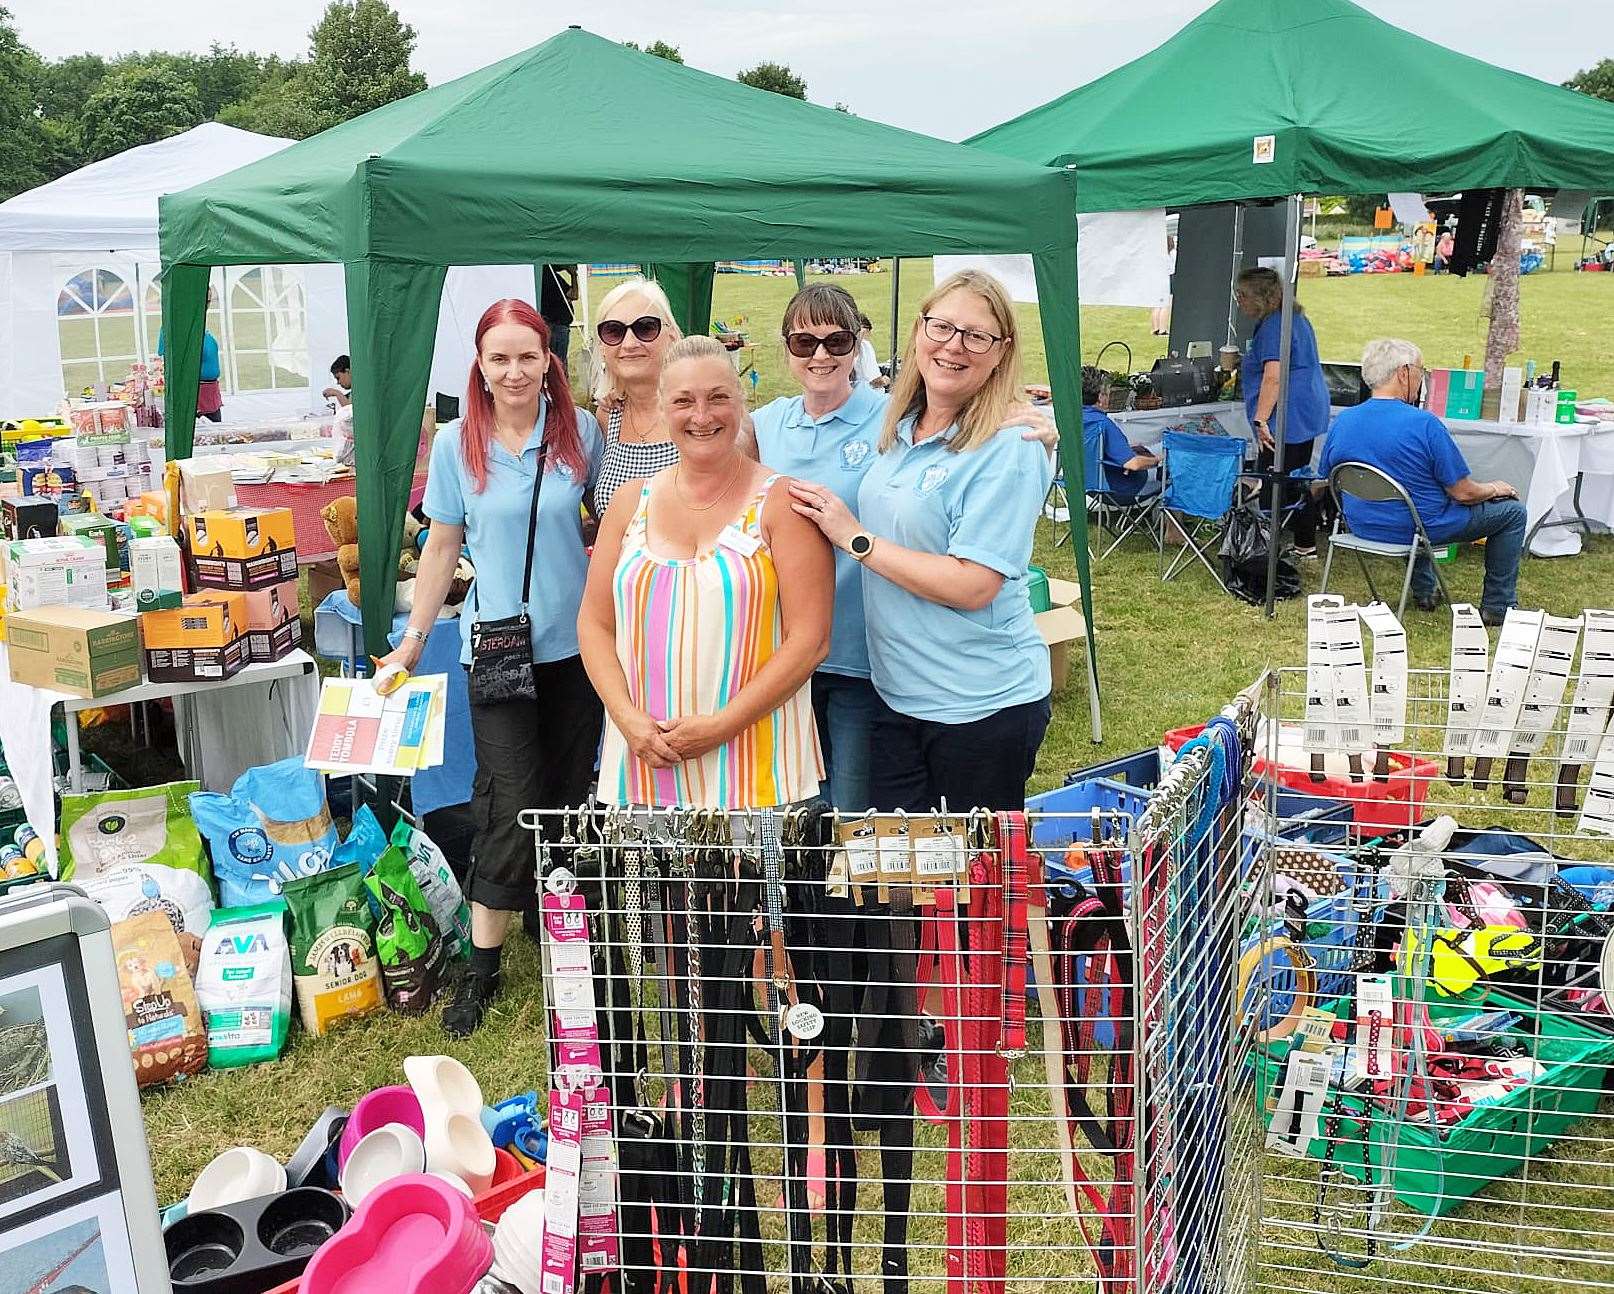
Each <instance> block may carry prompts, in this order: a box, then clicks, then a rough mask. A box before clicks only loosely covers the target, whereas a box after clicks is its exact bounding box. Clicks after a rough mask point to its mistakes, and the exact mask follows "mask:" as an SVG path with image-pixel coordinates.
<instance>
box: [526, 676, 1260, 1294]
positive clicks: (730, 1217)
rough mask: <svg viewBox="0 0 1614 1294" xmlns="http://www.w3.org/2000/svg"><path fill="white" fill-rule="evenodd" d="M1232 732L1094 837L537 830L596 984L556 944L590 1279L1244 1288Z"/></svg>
mask: <svg viewBox="0 0 1614 1294" xmlns="http://www.w3.org/2000/svg"><path fill="white" fill-rule="evenodd" d="M1241 714H1242V722H1243V723H1244V726H1245V727H1246V728H1247V729H1248V728H1249V726H1250V720H1251V719H1253V707H1251V706H1248V705H1246V706H1245V707H1244V708H1243V710H1242V712H1241ZM1226 727H1227V732H1226V734H1225V735H1223V736H1222V737H1220V738H1216V737H1212V738H1210V739H1208V740H1207V741H1206V742H1204V743H1201V744H1200V745H1199V746H1198V747H1196V748H1195V749H1193V750H1190V751H1188V752H1186V753H1185V755H1184V758H1183V760H1182V761H1181V763H1180V764H1179V765H1178V767H1177V768H1176V769H1174V770H1173V772H1172V774H1171V775H1170V776H1169V777H1168V778H1167V779H1166V781H1165V782H1164V783H1163V784H1162V785H1161V786H1160V787H1159V788H1157V789H1156V790H1155V791H1154V792H1152V793H1151V794H1149V795H1148V796H1146V797H1144V796H1140V797H1138V799H1137V801H1136V802H1134V803H1131V804H1129V805H1127V806H1124V807H1120V806H1116V807H1104V808H1096V809H1093V810H1092V811H1088V812H1082V813H1080V814H1075V813H1071V814H1059V813H1054V814H1032V815H1023V814H997V815H989V814H983V813H971V814H961V815H952V816H949V815H945V814H932V815H918V816H915V815H871V816H867V817H861V818H847V817H837V816H836V815H834V814H832V813H828V812H822V811H817V810H814V811H777V812H754V813H728V814H708V813H669V812H659V811H658V812H654V813H652V812H647V811H623V810H610V809H590V810H587V811H582V810H579V811H573V812H570V813H555V814H538V813H533V814H529V815H528V816H527V822H528V825H529V826H532V827H533V828H534V829H535V831H536V833H537V838H538V840H539V842H540V843H539V855H540V862H541V867H542V870H543V872H544V874H545V877H546V882H545V883H546V887H547V889H548V890H549V891H550V892H551V894H552V895H553V896H554V897H553V898H552V899H551V900H546V903H549V904H551V905H552V906H554V905H563V904H569V905H573V906H575V907H577V908H578V910H581V911H586V914H587V915H586V918H580V920H582V921H584V922H586V929H587V934H588V945H589V958H590V960H589V969H590V971H591V974H590V975H589V977H588V978H589V991H587V992H585V991H582V989H581V985H580V983H579V982H577V981H576V980H575V979H574V977H573V976H572V975H571V974H570V972H569V971H568V970H567V969H566V968H568V967H572V968H575V966H576V961H575V950H574V949H570V948H569V947H568V946H567V945H566V944H565V943H563V942H557V940H556V939H555V938H551V939H550V940H549V941H548V943H547V944H546V992H547V994H548V997H549V1005H550V1025H551V1028H550V1057H549V1061H550V1069H551V1078H552V1086H553V1088H554V1090H555V1092H556V1093H557V1094H558V1096H557V1097H552V1112H553V1109H554V1106H553V1102H554V1101H555V1100H556V1099H561V1100H562V1101H564V1100H565V1094H566V1093H567V1092H568V1091H569V1090H571V1089H574V1088H575V1089H577V1090H580V1091H582V1092H584V1093H586V1094H587V1095H586V1097H585V1099H584V1108H585V1110H586V1109H588V1108H589V1107H590V1106H591V1105H598V1106H601V1107H605V1106H608V1109H609V1125H608V1132H607V1134H606V1139H605V1142H603V1143H602V1142H597V1144H596V1145H595V1147H594V1149H593V1151H592V1152H591V1149H590V1145H589V1129H588V1117H587V1115H585V1117H584V1126H583V1131H582V1138H581V1141H582V1146H581V1154H580V1157H579V1162H580V1164H581V1181H580V1184H579V1190H578V1192H577V1201H578V1203H577V1208H578V1213H579V1216H578V1218H577V1220H576V1227H577V1232H578V1235H579V1238H580V1239H579V1251H580V1252H579V1266H580V1269H581V1275H582V1278H583V1280H584V1281H585V1283H586V1282H587V1281H588V1280H589V1279H590V1278H594V1279H595V1280H596V1281H597V1282H600V1283H604V1282H606V1281H609V1282H611V1284H612V1285H613V1286H617V1287H620V1288H622V1289H625V1290H645V1291H650V1290H655V1289H661V1288H667V1287H668V1285H669V1284H670V1282H672V1281H673V1280H675V1279H679V1273H680V1272H682V1273H683V1276H682V1279H683V1281H684V1282H686V1287H687V1288H688V1289H691V1290H693V1289H696V1288H699V1289H702V1290H705V1289H706V1288H707V1286H708V1284H709V1283H711V1282H712V1281H714V1280H715V1281H716V1288H717V1289H720V1290H730V1289H735V1288H738V1289H740V1290H742V1291H760V1290H763V1289H787V1288H788V1289H791V1290H800V1291H804V1292H805V1291H809V1290H813V1291H842V1290H844V1291H850V1290H854V1289H858V1290H876V1289H879V1290H882V1291H883V1294H902V1292H903V1291H905V1290H910V1289H911V1290H915V1291H918V1290H940V1289H943V1288H945V1289H947V1290H948V1291H949V1294H965V1292H970V1294H973V1292H975V1291H982V1292H987V1294H989V1292H990V1291H995V1290H1003V1289H1015V1290H1026V1291H1030V1290H1034V1289H1035V1290H1048V1289H1055V1290H1057V1289H1070V1290H1083V1291H1086V1290H1098V1291H1101V1292H1102V1294H1145V1292H1153V1291H1166V1290H1173V1291H1182V1292H1183V1294H1199V1292H1205V1294H1211V1292H1213V1291H1224V1290H1225V1291H1238V1290H1243V1289H1245V1288H1247V1287H1248V1275H1249V1260H1250V1250H1249V1245H1248V1238H1249V1237H1250V1236H1251V1235H1252V1234H1253V1223H1254V1217H1253V1214H1248V1215H1243V1216H1240V1215H1234V1214H1233V1213H1232V1212H1231V1211H1230V1202H1231V1201H1233V1200H1235V1199H1237V1200H1241V1201H1247V1200H1249V1199H1250V1198H1251V1197H1250V1195H1249V1193H1248V1192H1247V1191H1245V1192H1235V1191H1230V1189H1229V1186H1228V1179H1229V1175H1230V1174H1231V1173H1232V1172H1234V1171H1235V1168H1236V1166H1238V1165H1241V1164H1248V1163H1249V1162H1250V1160H1251V1158H1252V1155H1253V1154H1254V1147H1256V1146H1257V1145H1258V1144H1259V1142H1258V1137H1259V1128H1258V1125H1257V1123H1256V1120H1255V1119H1254V1117H1253V1115H1252V1114H1251V1112H1250V1110H1249V1108H1248V1102H1247V1101H1243V1100H1237V1101H1236V1100H1235V1099H1234V1098H1235V1092H1236V1091H1237V1090H1238V1085H1239V1084H1240V1083H1241V1081H1242V1080H1241V1075H1240V1071H1239V1067H1238V1063H1237V1057H1238V1050H1237V1026H1238V1023H1239V1018H1238V1013H1237V1010H1236V987H1237V978H1236V972H1237V960H1238V958H1237V954H1238V937H1239V925H1238V910H1239V893H1240V887H1239V883H1238V877H1239V873H1240V869H1241V867H1242V866H1244V864H1243V863H1242V862H1241V860H1242V859H1244V858H1246V857H1247V851H1246V849H1245V841H1244V836H1243V832H1242V806H1243V804H1244V803H1245V800H1246V795H1245V792H1246V790H1247V787H1246V786H1245V782H1246V781H1247V777H1248V763H1249V761H1248V760H1247V759H1245V758H1244V756H1243V743H1242V742H1241V741H1240V739H1239V738H1238V735H1237V728H1236V725H1235V723H1234V722H1233V721H1232V720H1229V721H1228V722H1227V724H1226ZM1246 740H1247V736H1246ZM563 896H564V897H563ZM585 999H589V1000H587V1001H585ZM585 1007H588V1008H590V1011H591V1027H592V1028H593V1029H594V1031H595V1032H596V1033H597V1037H598V1061H597V1070H592V1069H591V1066H592V1065H593V1064H594V1062H593V1061H592V1060H591V1059H588V1058H587V1056H586V1046H584V1045H583V1044H585V1043H586V1035H587V1032H588V1027H590V1023H589V1022H585V1020H584V1016H585V1015H586V1014H590V1011H585V1010H584V1008H585ZM554 1123H555V1121H554V1118H553V1113H552V1118H551V1136H552V1145H553V1144H554V1135H555V1127H554ZM605 1149H608V1150H609V1154H610V1159H609V1160H606V1159H602V1158H601V1152H602V1151H603V1150H605ZM550 1173H551V1192H550V1194H551V1199H550V1201H549V1203H550V1204H553V1203H554V1197H555V1196H556V1195H557V1194H558V1191H557V1187H556V1182H557V1181H558V1178H557V1175H556V1173H557V1170H556V1167H555V1160H554V1156H553V1152H552V1159H551V1167H550ZM601 1228H608V1229H609V1236H608V1238H602V1237H601V1236H600V1235H599V1234H598V1233H599V1231H600V1229H601ZM608 1272H611V1273H614V1274H611V1275H607V1273H608Z"/></svg>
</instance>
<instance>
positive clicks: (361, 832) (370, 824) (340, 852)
mask: <svg viewBox="0 0 1614 1294" xmlns="http://www.w3.org/2000/svg"><path fill="white" fill-rule="evenodd" d="M386 847H387V833H386V832H385V831H383V830H381V824H380V823H379V822H377V821H376V816H375V812H374V811H373V810H372V809H371V808H370V806H369V805H368V804H361V805H359V807H358V809H357V811H356V812H355V813H354V814H353V823H352V825H351V826H350V827H349V828H348V833H347V839H346V840H344V841H343V842H342V843H341V844H340V845H338V846H337V847H336V852H335V853H333V854H332V855H331V866H332V867H346V866H347V865H348V864H349V863H357V864H358V865H359V870H360V871H363V872H367V871H369V870H370V869H371V868H372V867H374V866H375V860H376V859H378V858H380V857H381V851H382V850H383V849H385V848H386Z"/></svg>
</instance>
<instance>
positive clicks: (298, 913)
mask: <svg viewBox="0 0 1614 1294" xmlns="http://www.w3.org/2000/svg"><path fill="white" fill-rule="evenodd" d="M281 897H282V898H284V899H285V901H286V908H287V910H288V911H289V912H290V914H291V973H292V982H293V984H294V985H295V987H296V990H297V1010H298V1013H299V1014H300V1015H301V1016H302V1018H303V1027H304V1028H306V1029H307V1030H308V1031H309V1032H310V1033H313V1034H321V1033H324V1032H325V1031H326V1030H327V1029H329V1028H330V1027H331V1025H333V1024H335V1023H336V1022H338V1021H340V1020H344V1019H346V1018H347V1017H348V1016H354V1015H363V1014H364V1013H365V1012H367V1011H374V1010H375V1009H376V1008H377V1007H379V1006H380V1005H381V975H380V972H379V971H378V970H377V968H376V960H375V916H374V914H373V913H372V912H371V911H370V896H369V894H368V893H367V892H366V891H365V888H364V878H363V877H361V876H360V875H359V865H358V864H357V863H350V864H349V865H348V866H346V867H338V868H335V869H333V870H332V871H328V872H320V873H319V874H318V875H316V876H307V877H304V878H303V879H302V880H300V881H288V882H287V883H286V884H285V885H283V886H282V887H281Z"/></svg>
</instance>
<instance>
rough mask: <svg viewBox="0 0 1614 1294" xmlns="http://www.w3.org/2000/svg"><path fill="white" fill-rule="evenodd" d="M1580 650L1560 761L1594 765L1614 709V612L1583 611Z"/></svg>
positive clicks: (1574, 764) (1575, 764)
mask: <svg viewBox="0 0 1614 1294" xmlns="http://www.w3.org/2000/svg"><path fill="white" fill-rule="evenodd" d="M1581 619H1582V621H1583V622H1584V624H1585V634H1584V636H1583V638H1582V639H1581V648H1580V681H1579V682H1578V683H1577V684H1576V685H1575V699H1574V701H1573V702H1571V703H1570V707H1569V723H1568V730H1567V731H1566V732H1565V734H1564V749H1563V754H1562V756H1561V757H1560V762H1562V763H1564V764H1569V765H1573V766H1576V767H1578V766H1580V765H1581V764H1589V763H1594V762H1595V761H1596V759H1597V752H1598V750H1599V748H1600V747H1601V746H1602V744H1603V733H1604V732H1605V731H1606V730H1607V728H1608V718H1609V712H1610V709H1611V708H1614V611H1586V612H1583V613H1582V615H1581Z"/></svg>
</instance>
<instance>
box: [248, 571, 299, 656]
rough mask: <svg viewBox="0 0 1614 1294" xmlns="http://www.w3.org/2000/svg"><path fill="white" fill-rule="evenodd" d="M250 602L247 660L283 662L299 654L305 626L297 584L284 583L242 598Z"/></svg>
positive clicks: (285, 581) (255, 591)
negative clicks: (298, 605) (302, 619)
mask: <svg viewBox="0 0 1614 1294" xmlns="http://www.w3.org/2000/svg"><path fill="white" fill-rule="evenodd" d="M243 596H244V597H245V598H246V600H247V659H248V660H253V661H270V660H280V659H281V658H282V657H283V656H287V655H290V654H291V653H292V652H294V651H296V650H297V647H298V645H299V644H300V643H301V642H302V640H303V624H302V621H301V620H299V619H298V617H297V612H298V607H297V581H296V580H283V581H282V582H281V583H279V584H274V585H271V586H270V587H269V588H267V589H256V590H254V591H252V592H250V593H246V594H244V595H243Z"/></svg>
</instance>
